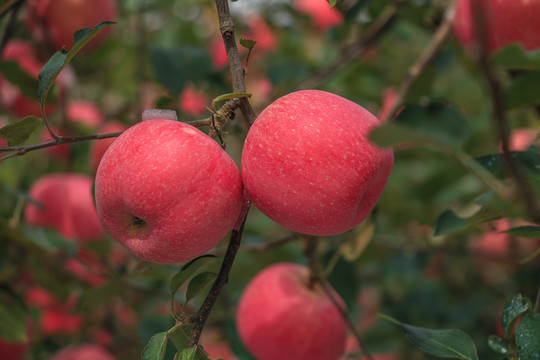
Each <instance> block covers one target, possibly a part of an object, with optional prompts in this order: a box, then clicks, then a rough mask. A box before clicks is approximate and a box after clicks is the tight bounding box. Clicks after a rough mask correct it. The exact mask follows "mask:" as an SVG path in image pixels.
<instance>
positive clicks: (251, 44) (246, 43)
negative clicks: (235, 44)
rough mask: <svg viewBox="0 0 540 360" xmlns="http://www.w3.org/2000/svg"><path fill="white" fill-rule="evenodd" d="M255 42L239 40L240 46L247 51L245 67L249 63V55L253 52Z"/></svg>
mask: <svg viewBox="0 0 540 360" xmlns="http://www.w3.org/2000/svg"><path fill="white" fill-rule="evenodd" d="M256 43H257V42H256V41H255V40H249V39H240V45H242V46H243V47H245V48H246V49H248V54H247V57H246V66H247V64H248V62H249V55H251V52H252V51H253V47H255V44H256Z"/></svg>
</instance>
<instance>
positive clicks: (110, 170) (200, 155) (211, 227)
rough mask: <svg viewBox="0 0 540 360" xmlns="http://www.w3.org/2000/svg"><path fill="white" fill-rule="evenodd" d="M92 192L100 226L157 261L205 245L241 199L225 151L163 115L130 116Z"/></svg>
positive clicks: (200, 250)
mask: <svg viewBox="0 0 540 360" xmlns="http://www.w3.org/2000/svg"><path fill="white" fill-rule="evenodd" d="M156 116H159V115H156ZM95 196H96V205H97V210H98V215H99V218H100V220H101V223H102V224H103V227H104V228H105V230H106V231H107V232H108V233H109V234H110V235H111V236H112V237H113V238H114V239H116V240H117V241H118V242H119V243H121V244H123V245H125V246H126V247H127V248H128V249H129V250H130V251H131V252H132V253H133V254H134V255H135V256H137V257H139V258H141V259H143V260H146V261H151V262H157V263H177V262H184V261H188V260H191V259H193V258H195V257H197V256H199V255H202V254H204V253H205V252H207V251H208V250H210V249H211V248H212V247H213V246H214V245H216V244H217V243H218V242H219V241H220V240H221V239H222V238H223V237H224V236H225V235H226V234H227V233H228V232H229V230H231V229H232V228H233V226H234V225H235V223H236V220H237V219H238V217H239V214H240V211H241V208H242V204H243V193H242V181H241V178H240V173H239V171H238V167H237V166H236V164H235V163H234V161H233V160H232V159H231V158H230V157H229V155H227V153H226V152H225V151H223V149H222V148H221V147H220V146H219V145H218V143H217V142H215V141H214V140H212V139H211V138H210V137H208V136H207V135H205V134H204V133H203V132H201V131H199V130H198V129H196V128H194V127H192V126H190V125H187V124H184V123H180V122H178V121H174V120H166V119H150V120H146V121H143V122H141V123H138V124H136V125H134V126H132V127H131V128H129V129H128V130H126V131H125V132H124V133H123V134H122V135H120V137H118V138H117V139H116V140H115V141H114V142H113V143H112V144H111V146H110V147H109V149H108V150H107V152H106V153H105V155H104V156H103V158H102V159H101V162H100V164H99V167H98V170H97V174H96V184H95Z"/></svg>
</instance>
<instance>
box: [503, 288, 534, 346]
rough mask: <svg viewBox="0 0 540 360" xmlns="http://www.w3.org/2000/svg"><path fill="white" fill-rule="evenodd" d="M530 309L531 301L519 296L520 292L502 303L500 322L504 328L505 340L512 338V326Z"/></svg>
mask: <svg viewBox="0 0 540 360" xmlns="http://www.w3.org/2000/svg"><path fill="white" fill-rule="evenodd" d="M531 310H532V304H531V301H530V300H529V299H528V298H526V297H524V296H521V294H516V295H514V296H512V297H511V298H510V299H509V300H508V301H507V302H506V304H504V309H503V313H502V318H501V324H502V327H503V330H504V337H505V338H506V339H507V340H510V339H511V338H512V333H513V330H514V326H515V324H516V321H517V320H518V318H519V317H520V316H521V315H523V314H524V313H526V312H528V311H531Z"/></svg>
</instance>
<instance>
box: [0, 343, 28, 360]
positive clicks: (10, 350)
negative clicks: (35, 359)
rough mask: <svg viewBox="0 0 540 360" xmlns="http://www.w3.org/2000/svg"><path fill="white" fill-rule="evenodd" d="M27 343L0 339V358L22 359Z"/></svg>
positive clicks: (9, 359) (2, 359) (26, 350)
mask: <svg viewBox="0 0 540 360" xmlns="http://www.w3.org/2000/svg"><path fill="white" fill-rule="evenodd" d="M28 349H29V344H28V343H26V342H24V343H13V342H7V341H4V340H2V339H0V360H24V359H26V353H27V352H28Z"/></svg>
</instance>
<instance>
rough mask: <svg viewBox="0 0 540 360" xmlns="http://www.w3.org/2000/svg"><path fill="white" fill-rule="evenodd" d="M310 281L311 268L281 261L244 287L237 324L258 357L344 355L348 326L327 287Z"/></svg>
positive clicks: (332, 359)
mask: <svg viewBox="0 0 540 360" xmlns="http://www.w3.org/2000/svg"><path fill="white" fill-rule="evenodd" d="M308 282H309V269H308V268H307V267H305V266H303V265H299V264H293V263H276V264H274V265H271V266H269V267H267V268H265V269H263V270H262V271H261V272H259V273H258V274H257V275H256V276H255V277H254V278H253V279H252V280H251V281H250V282H249V284H248V285H247V287H246V288H245V290H244V292H243V294H242V295H241V297H240V301H239V303H238V310H237V313H236V326H237V329H238V334H239V335H240V339H241V340H242V342H243V343H244V345H245V346H246V347H247V348H248V350H249V351H250V352H251V353H252V354H253V355H254V356H255V357H256V358H257V359H258V360H275V359H295V360H304V359H305V360H336V359H339V357H340V356H341V355H342V354H343V351H344V349H345V343H346V340H347V331H348V327H347V324H346V323H345V321H344V320H343V317H342V316H341V314H340V312H339V310H338V309H337V307H336V306H335V305H334V303H333V302H332V301H331V300H330V298H329V297H328V296H327V295H326V293H325V292H324V290H323V289H322V288H321V287H320V286H315V287H314V288H313V289H309V288H308ZM334 296H335V298H336V299H338V301H339V302H341V303H342V304H343V301H342V300H341V298H340V297H339V295H338V294H337V293H334Z"/></svg>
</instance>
